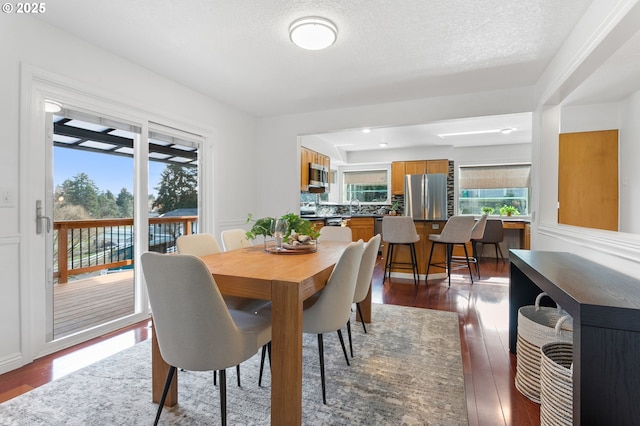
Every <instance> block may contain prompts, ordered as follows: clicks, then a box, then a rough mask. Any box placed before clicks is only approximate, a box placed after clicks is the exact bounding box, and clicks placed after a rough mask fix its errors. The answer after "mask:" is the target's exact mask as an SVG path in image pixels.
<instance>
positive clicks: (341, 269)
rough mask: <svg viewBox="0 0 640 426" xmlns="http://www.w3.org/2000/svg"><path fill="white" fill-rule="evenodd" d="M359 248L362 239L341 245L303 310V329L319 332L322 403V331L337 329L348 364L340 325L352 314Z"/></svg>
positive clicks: (324, 400) (323, 394)
mask: <svg viewBox="0 0 640 426" xmlns="http://www.w3.org/2000/svg"><path fill="white" fill-rule="evenodd" d="M362 250H363V243H362V241H358V242H355V243H351V244H349V245H348V246H347V247H346V248H345V249H344V252H343V253H342V255H341V256H340V259H339V260H338V263H336V266H335V267H334V269H333V272H332V273H331V276H330V277H329V280H328V281H327V285H326V286H325V287H324V289H322V293H321V294H320V297H319V298H318V300H317V301H316V303H315V304H314V305H313V306H311V307H310V308H308V309H305V310H304V311H302V332H303V333H309V334H316V335H317V336H318V355H319V359H320V380H321V382H322V402H323V403H324V404H326V403H327V396H326V386H325V377H324V344H323V339H322V335H323V334H324V333H329V332H332V331H336V332H337V333H338V338H339V339H340V344H341V345H342V352H343V353H344V357H345V359H346V360H347V365H350V364H349V356H348V355H347V349H346V347H345V345H344V339H343V338H342V331H341V329H342V327H343V326H344V325H345V324H346V323H347V321H348V320H349V317H350V316H351V305H352V304H353V296H354V294H355V290H356V281H357V278H358V271H359V269H360V262H361V261H362Z"/></svg>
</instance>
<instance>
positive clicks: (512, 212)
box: [500, 204, 520, 216]
mask: <svg viewBox="0 0 640 426" xmlns="http://www.w3.org/2000/svg"><path fill="white" fill-rule="evenodd" d="M519 214H520V212H519V211H518V209H517V208H515V207H513V206H507V205H506V204H505V205H504V206H502V207H500V216H516V215H519Z"/></svg>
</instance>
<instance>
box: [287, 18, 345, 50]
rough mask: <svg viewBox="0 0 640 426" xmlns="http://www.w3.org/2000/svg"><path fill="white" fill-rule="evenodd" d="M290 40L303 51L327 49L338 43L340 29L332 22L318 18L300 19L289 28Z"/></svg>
mask: <svg viewBox="0 0 640 426" xmlns="http://www.w3.org/2000/svg"><path fill="white" fill-rule="evenodd" d="M289 38H290V39H291V41H292V42H293V43H294V44H295V45H296V46H298V47H301V48H303V49H307V50H321V49H326V48H327V47H329V46H331V45H332V44H333V43H335V42H336V39H337V38H338V27H336V25H335V24H334V23H333V22H331V21H330V20H328V19H325V18H320V17H318V16H309V17H306V18H300V19H297V20H295V21H293V23H292V24H291V26H289Z"/></svg>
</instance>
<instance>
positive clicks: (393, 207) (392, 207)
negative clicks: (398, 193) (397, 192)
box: [391, 201, 400, 212]
mask: <svg viewBox="0 0 640 426" xmlns="http://www.w3.org/2000/svg"><path fill="white" fill-rule="evenodd" d="M398 208H400V205H399V204H398V202H397V201H396V202H394V203H393V204H392V205H391V210H392V211H396V212H397V211H398Z"/></svg>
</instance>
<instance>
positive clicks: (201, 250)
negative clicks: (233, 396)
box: [176, 233, 271, 386]
mask: <svg viewBox="0 0 640 426" xmlns="http://www.w3.org/2000/svg"><path fill="white" fill-rule="evenodd" d="M176 247H177V248H178V253H180V254H190V255H194V256H207V255H209V254H215V253H221V252H222V250H220V245H219V244H218V241H217V240H216V238H215V237H214V236H213V235H211V234H207V233H203V234H190V235H181V236H180V237H178V238H177V239H176ZM222 298H223V299H224V302H225V304H226V305H227V308H229V309H235V310H240V311H245V312H249V313H256V312H258V311H260V310H263V309H266V308H268V307H270V306H271V302H269V301H267V300H262V299H250V298H248V297H240V296H229V295H226V294H225V295H223V296H222ZM270 343H271V342H269V344H270ZM268 349H269V347H268V344H267V346H265V347H264V348H263V349H262V356H263V357H264V354H265V351H267V350H268ZM269 359H271V358H269ZM236 378H237V382H238V386H241V380H240V365H237V366H236ZM213 379H214V384H215V381H216V376H215V373H214V377H213ZM260 384H261V383H259V385H260Z"/></svg>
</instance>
